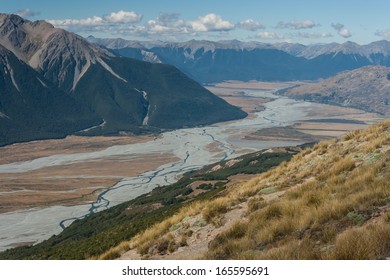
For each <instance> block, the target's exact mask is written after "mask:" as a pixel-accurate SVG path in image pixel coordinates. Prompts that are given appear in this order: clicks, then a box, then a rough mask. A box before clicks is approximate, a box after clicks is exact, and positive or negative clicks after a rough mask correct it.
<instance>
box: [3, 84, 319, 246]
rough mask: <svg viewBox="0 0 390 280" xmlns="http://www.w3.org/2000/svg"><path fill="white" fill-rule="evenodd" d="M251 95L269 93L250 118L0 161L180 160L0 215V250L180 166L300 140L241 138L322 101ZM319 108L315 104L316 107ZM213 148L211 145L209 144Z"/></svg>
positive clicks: (6, 168) (294, 118)
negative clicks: (79, 196) (66, 200)
mask: <svg viewBox="0 0 390 280" xmlns="http://www.w3.org/2000/svg"><path fill="white" fill-rule="evenodd" d="M247 94H248V96H251V97H259V98H262V97H272V98H274V100H273V101H271V102H268V103H266V104H265V108H266V109H265V110H264V111H261V112H258V113H256V117H255V118H252V119H243V120H238V121H234V122H229V123H227V124H224V125H218V126H217V125H215V126H206V127H198V128H188V129H180V130H175V131H170V132H166V133H163V134H162V135H161V137H159V138H156V139H154V140H152V141H150V142H146V143H138V144H130V145H120V146H112V147H110V148H107V149H105V150H103V151H98V152H89V153H79V154H68V155H64V154H59V155H53V156H49V157H44V158H38V159H35V160H32V161H26V162H18V163H12V164H4V165H0V173H16V172H27V171H31V170H36V169H39V168H43V167H48V166H61V165H66V164H70V163H75V162H83V161H90V160H94V159H101V158H104V157H110V156H115V155H131V156H137V155H144V154H153V155H155V156H156V157H158V156H159V154H164V153H167V152H170V153H174V154H175V155H176V156H177V157H178V158H179V159H180V160H178V161H176V162H172V163H169V164H165V165H162V166H160V167H159V168H157V169H155V170H149V171H146V172H144V173H143V174H141V175H139V176H137V177H128V178H123V179H122V180H121V181H119V182H118V183H117V184H116V185H114V186H113V187H111V188H110V189H107V190H106V191H105V192H103V193H101V194H100V195H99V197H98V199H97V200H96V201H95V202H93V203H89V204H85V205H78V206H67V207H65V206H52V207H48V208H40V209H30V210H26V211H18V212H12V213H5V214H1V215H0V251H3V250H5V249H7V248H11V247H14V246H16V244H17V243H22V242H40V241H42V240H45V239H47V238H49V237H51V236H52V235H53V234H58V233H60V232H61V231H62V229H63V228H64V227H66V226H68V225H69V224H70V223H72V222H73V221H74V220H75V219H80V218H82V217H85V216H86V215H89V214H90V213H92V212H97V211H101V210H104V209H107V208H108V207H110V206H114V205H117V204H119V203H121V202H124V201H128V200H130V199H132V198H135V197H137V196H139V195H141V194H143V193H146V192H149V191H151V190H152V189H153V188H155V187H157V186H162V185H168V184H171V183H174V182H175V181H177V180H178V178H179V176H180V175H181V174H183V173H184V172H187V171H190V170H195V169H199V168H201V167H203V166H205V165H207V164H211V163H215V162H217V161H220V160H224V159H229V158H233V157H236V156H239V155H242V154H243V153H245V152H250V151H256V150H260V149H265V148H270V147H276V146H290V145H298V144H302V143H300V142H286V141H279V142H275V141H274V142H272V141H253V140H245V139H243V137H242V136H244V135H247V134H249V133H251V132H254V131H256V130H258V129H262V128H269V127H277V126H288V125H291V124H294V123H296V122H299V120H301V119H302V118H304V117H305V116H306V115H307V112H309V111H310V112H313V111H316V109H320V108H324V106H326V105H322V104H315V103H309V102H303V101H296V100H292V99H289V98H285V97H280V96H275V95H273V94H272V91H250V92H248V93H247ZM318 111H320V110H318ZM212 143H213V144H214V145H215V144H216V145H217V146H218V149H215V151H211V150H210V149H209V148H208V145H210V144H212Z"/></svg>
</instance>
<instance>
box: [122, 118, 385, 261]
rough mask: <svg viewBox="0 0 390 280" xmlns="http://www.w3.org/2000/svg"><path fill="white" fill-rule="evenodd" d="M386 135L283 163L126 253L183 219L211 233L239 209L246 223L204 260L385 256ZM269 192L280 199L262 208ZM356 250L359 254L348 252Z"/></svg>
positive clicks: (375, 132) (368, 133)
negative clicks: (198, 220)
mask: <svg viewBox="0 0 390 280" xmlns="http://www.w3.org/2000/svg"><path fill="white" fill-rule="evenodd" d="M389 131H390V120H386V121H384V122H381V123H379V124H377V125H375V126H372V127H370V128H369V129H367V130H365V131H361V130H359V131H353V132H350V133H348V134H347V135H346V136H345V137H344V138H343V139H341V140H338V141H336V140H330V141H325V142H320V143H318V144H317V145H315V146H314V147H312V148H308V149H305V150H304V151H302V152H301V153H299V154H297V155H295V156H294V157H293V158H292V160H290V161H289V162H284V163H283V164H280V165H279V166H277V167H275V168H273V169H272V170H269V171H267V172H265V173H262V174H260V175H259V176H258V177H256V178H254V179H252V180H250V181H248V182H246V183H244V184H241V185H238V186H234V187H232V188H229V189H226V190H224V191H223V192H222V193H221V194H220V196H219V197H218V198H214V199H212V200H207V201H202V202H199V203H197V204H194V205H190V206H188V207H185V208H184V209H182V210H181V211H180V212H179V213H178V214H177V215H175V216H173V217H171V218H169V219H167V220H166V221H164V222H163V223H160V224H158V225H155V226H154V227H152V228H150V229H148V230H146V231H145V232H143V233H142V234H139V235H138V236H136V237H135V238H133V239H132V240H131V241H130V242H128V245H126V246H128V247H130V248H136V249H137V250H138V252H140V253H147V252H149V250H150V248H152V247H153V246H156V244H158V243H159V241H158V240H160V239H161V238H162V236H164V235H167V234H169V229H170V227H171V226H172V225H174V224H183V219H184V218H185V217H186V216H195V215H201V216H202V217H203V218H204V219H205V221H206V222H207V223H211V224H214V226H218V223H216V221H220V217H223V216H224V214H225V213H226V212H228V211H230V210H231V209H232V208H233V207H234V206H235V205H237V204H238V203H242V202H246V203H247V206H248V211H247V217H246V219H245V220H240V221H237V223H235V224H234V225H233V226H232V227H231V228H230V229H228V230H227V231H225V232H223V233H221V234H219V235H218V236H217V237H216V238H215V240H213V241H212V242H211V243H210V245H209V251H208V253H207V254H206V255H205V258H207V259H378V258H383V257H386V256H390V249H389V248H390V245H389V244H390V222H389V221H390V214H389V213H388V212H387V210H386V211H384V210H383V209H388V208H390V133H389ZM269 190H272V192H274V190H287V191H286V193H285V194H284V195H283V196H282V197H281V198H279V199H276V200H272V201H269V202H265V201H264V199H263V196H266V195H272V192H270V191H269ZM381 209H382V210H381ZM375 213H377V214H375ZM378 213H380V214H378ZM374 214H375V215H376V216H375V215H374ZM378 215H379V216H378ZM175 242H176V243H177V241H175ZM357 243H359V248H355V247H356V244H357ZM123 246H125V245H123Z"/></svg>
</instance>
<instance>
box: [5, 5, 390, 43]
mask: <svg viewBox="0 0 390 280" xmlns="http://www.w3.org/2000/svg"><path fill="white" fill-rule="evenodd" d="M0 11H1V12H4V13H18V14H20V15H22V16H24V17H26V18H28V19H30V20H38V19H45V20H49V21H50V22H51V23H53V24H54V25H55V26H57V27H61V28H65V29H67V30H70V31H73V32H75V33H78V34H80V35H82V36H88V35H94V36H96V37H122V38H125V39H134V40H165V41H185V40H190V39H207V40H229V39H239V40H242V41H261V42H269V43H275V42H293V43H303V44H313V43H329V42H339V43H342V42H345V41H354V42H357V43H359V44H367V43H370V42H372V41H377V40H382V39H390V16H389V12H390V1H387V0H377V1H367V0H366V1H363V0H354V1H353V0H344V1H342V0H336V1H334V0H327V1H316V0H311V1H308V0H296V1H291V0H290V1H287V0H267V1H262V0H241V1H237V0H198V1H194V0H180V1H179V0H160V1H157V0H127V1H125V0H117V1H115V0H112V1H106V0H100V1H99V0H95V1H92V0H83V1H80V0H78V1H76V0H67V1H61V2H56V1H48V0H34V1H32V0H1V3H0Z"/></svg>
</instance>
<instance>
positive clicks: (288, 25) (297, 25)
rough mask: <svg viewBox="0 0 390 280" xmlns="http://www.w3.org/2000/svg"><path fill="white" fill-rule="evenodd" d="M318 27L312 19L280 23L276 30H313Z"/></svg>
mask: <svg viewBox="0 0 390 280" xmlns="http://www.w3.org/2000/svg"><path fill="white" fill-rule="evenodd" d="M316 26H318V24H316V23H315V22H314V21H313V20H311V19H303V20H292V21H289V22H283V21H280V22H279V23H278V24H277V25H276V28H280V29H295V30H298V29H308V28H313V27H316Z"/></svg>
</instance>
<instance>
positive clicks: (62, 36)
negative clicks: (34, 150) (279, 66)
mask: <svg viewBox="0 0 390 280" xmlns="http://www.w3.org/2000/svg"><path fill="white" fill-rule="evenodd" d="M143 55H145V56H146V55H147V54H143ZM155 62H157V60H156V61H155ZM245 116H246V113H244V112H243V111H241V110H240V109H238V108H236V107H234V106H231V105H230V104H228V103H226V102H225V101H224V100H222V99H220V98H218V97H216V96H215V95H213V94H212V93H211V92H209V91H208V90H206V89H205V88H203V87H202V86H201V85H199V84H198V83H197V82H195V81H193V80H191V79H190V78H188V77H187V76H186V75H184V74H183V73H182V72H180V71H179V70H178V69H177V68H175V67H172V66H169V65H164V64H161V63H159V64H151V63H147V62H142V61H139V60H134V59H130V58H125V57H119V56H117V55H115V54H113V53H112V52H110V51H108V50H107V49H105V48H102V47H99V46H95V45H93V44H91V43H89V42H88V41H87V40H85V39H84V38H82V37H80V36H78V35H76V34H73V33H70V32H67V31H65V30H62V29H58V28H54V27H53V26H52V25H51V24H49V23H47V22H45V21H35V22H31V21H28V20H25V19H23V18H21V17H19V16H16V15H8V14H0V145H5V144H9V143H13V142H18V141H27V140H32V139H42V138H54V137H64V136H66V135H68V134H70V133H79V134H88V135H95V134H112V133H118V132H120V131H127V132H133V133H142V132H143V131H155V130H156V129H157V130H159V129H174V128H181V127H186V126H195V125H204V124H210V123H215V122H219V121H226V120H232V119H237V118H243V117H245Z"/></svg>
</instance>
